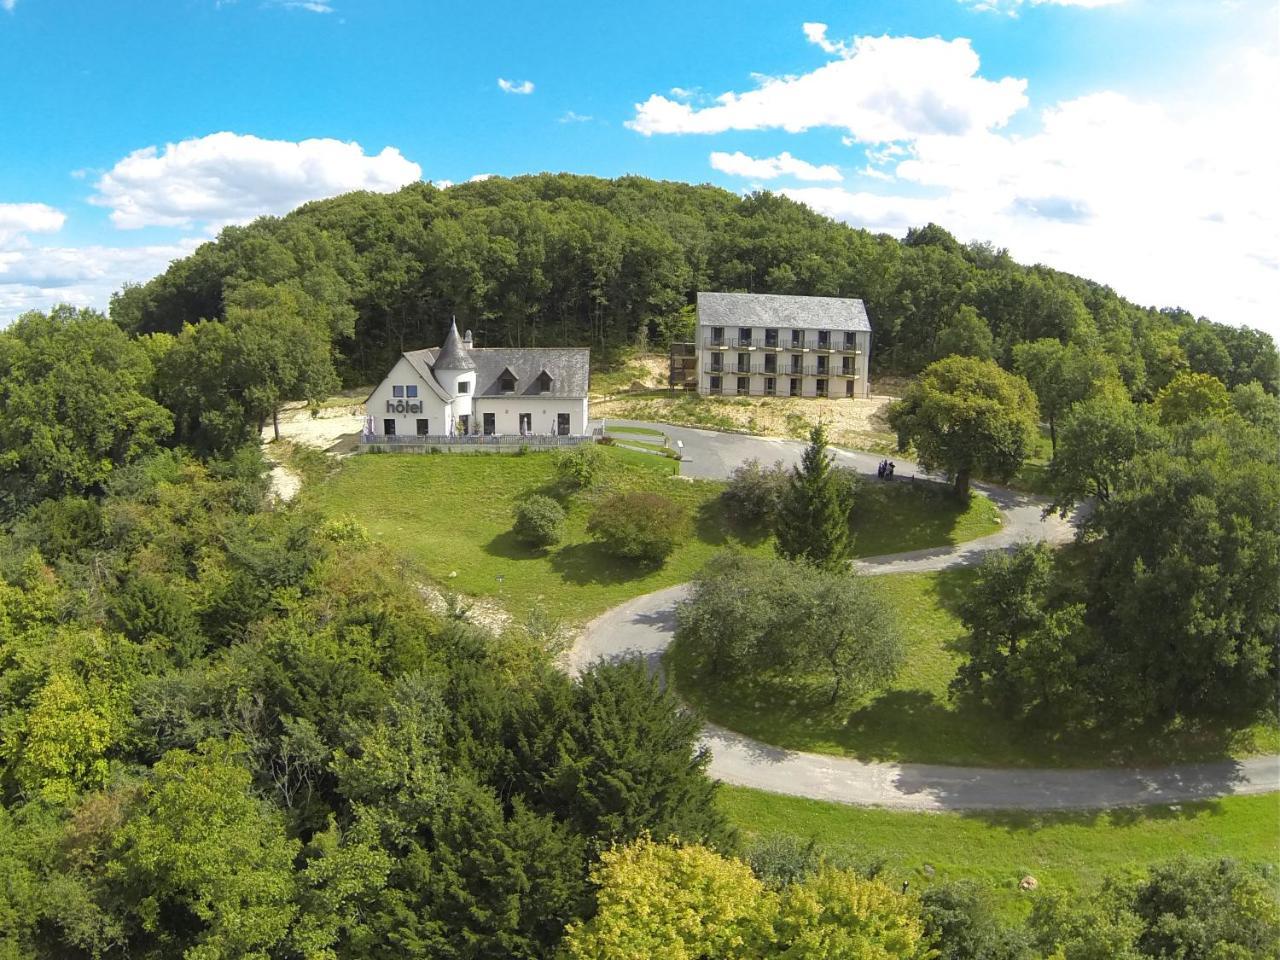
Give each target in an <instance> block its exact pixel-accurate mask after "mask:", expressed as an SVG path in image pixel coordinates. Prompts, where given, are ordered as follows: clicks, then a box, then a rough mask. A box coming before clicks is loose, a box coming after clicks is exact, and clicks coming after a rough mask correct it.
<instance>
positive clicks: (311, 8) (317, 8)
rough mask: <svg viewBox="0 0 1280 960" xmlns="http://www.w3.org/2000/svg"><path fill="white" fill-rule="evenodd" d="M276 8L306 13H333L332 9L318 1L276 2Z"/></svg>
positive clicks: (285, 0)
mask: <svg viewBox="0 0 1280 960" xmlns="http://www.w3.org/2000/svg"><path fill="white" fill-rule="evenodd" d="M276 6H277V7H284V8H285V9H286V10H305V11H307V12H308V13H333V7H331V6H330V5H329V4H327V3H321V2H319V0H276Z"/></svg>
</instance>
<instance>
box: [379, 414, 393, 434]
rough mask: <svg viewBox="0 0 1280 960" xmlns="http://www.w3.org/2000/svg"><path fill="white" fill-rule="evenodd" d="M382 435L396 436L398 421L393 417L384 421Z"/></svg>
mask: <svg viewBox="0 0 1280 960" xmlns="http://www.w3.org/2000/svg"><path fill="white" fill-rule="evenodd" d="M382 435H383V436H384V437H394V436H395V435H396V422H395V420H393V419H392V418H391V417H387V419H385V420H383V421H382Z"/></svg>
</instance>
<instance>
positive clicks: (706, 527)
mask: <svg viewBox="0 0 1280 960" xmlns="http://www.w3.org/2000/svg"><path fill="white" fill-rule="evenodd" d="M693 531H694V534H695V535H696V536H697V538H698V539H699V540H701V541H702V542H703V543H709V544H711V545H712V546H716V547H723V546H727V545H728V544H730V543H741V544H743V545H744V546H748V547H754V546H757V545H759V544H761V543H763V542H764V541H765V540H767V539H769V537H770V536H771V535H772V531H770V530H769V525H768V524H767V523H745V522H739V521H737V520H735V519H734V518H732V517H730V516H729V515H728V513H727V512H726V510H725V505H724V501H722V500H721V499H720V498H719V497H714V498H712V499H710V500H706V501H703V502H702V503H701V504H700V505H699V506H698V510H697V512H696V513H695V515H694V518H693Z"/></svg>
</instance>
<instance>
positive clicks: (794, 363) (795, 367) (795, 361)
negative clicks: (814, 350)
mask: <svg viewBox="0 0 1280 960" xmlns="http://www.w3.org/2000/svg"><path fill="white" fill-rule="evenodd" d="M803 362H804V361H803V360H802V359H801V358H800V357H792V358H791V372H792V373H799V372H800V370H801V366H800V365H801V364H802V363H803Z"/></svg>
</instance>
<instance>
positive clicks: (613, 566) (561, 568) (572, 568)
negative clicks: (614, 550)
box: [551, 542, 659, 586]
mask: <svg viewBox="0 0 1280 960" xmlns="http://www.w3.org/2000/svg"><path fill="white" fill-rule="evenodd" d="M551 569H552V570H554V571H555V572H556V573H558V574H559V575H560V579H561V580H564V581H565V582H566V583H572V584H576V585H578V586H585V585H587V584H616V583H628V582H630V581H632V580H639V579H641V578H643V577H647V576H648V575H649V574H651V573H653V572H654V571H655V570H657V569H659V567H658V566H654V565H650V564H642V563H630V562H628V561H625V560H619V559H618V558H616V557H614V556H611V555H610V554H609V553H607V552H606V551H605V550H604V548H603V547H601V546H600V545H599V544H598V543H590V542H588V543H573V544H569V545H568V546H566V547H561V548H560V549H559V550H557V551H556V552H555V553H553V554H552V555H551Z"/></svg>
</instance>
